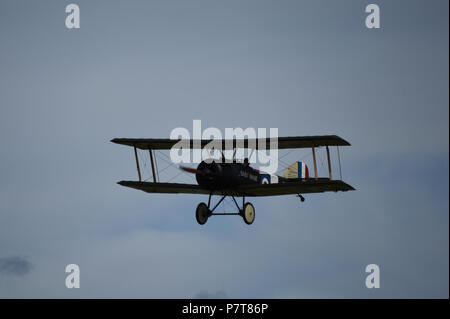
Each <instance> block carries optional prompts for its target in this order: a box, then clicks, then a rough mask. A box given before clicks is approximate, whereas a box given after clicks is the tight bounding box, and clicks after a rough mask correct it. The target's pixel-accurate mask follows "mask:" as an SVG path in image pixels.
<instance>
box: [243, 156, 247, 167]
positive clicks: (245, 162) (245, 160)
mask: <svg viewBox="0 0 450 319" xmlns="http://www.w3.org/2000/svg"><path fill="white" fill-rule="evenodd" d="M244 165H245V166H248V158H247V157H246V158H244Z"/></svg>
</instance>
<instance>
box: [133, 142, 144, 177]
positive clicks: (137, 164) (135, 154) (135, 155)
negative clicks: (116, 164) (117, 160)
mask: <svg viewBox="0 0 450 319" xmlns="http://www.w3.org/2000/svg"><path fill="white" fill-rule="evenodd" d="M134 157H136V168H137V171H138V177H139V181H140V182H141V181H142V178H141V169H140V168H139V160H138V155H137V151H136V146H135V147H134Z"/></svg>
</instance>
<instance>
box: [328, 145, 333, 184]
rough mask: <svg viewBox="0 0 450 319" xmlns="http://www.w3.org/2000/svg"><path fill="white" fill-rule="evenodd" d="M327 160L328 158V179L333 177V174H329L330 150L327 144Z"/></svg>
mask: <svg viewBox="0 0 450 319" xmlns="http://www.w3.org/2000/svg"><path fill="white" fill-rule="evenodd" d="M327 160H328V175H329V176H330V181H331V180H332V179H333V176H331V161H330V150H329V149H328V146H327Z"/></svg>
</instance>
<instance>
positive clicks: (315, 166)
mask: <svg viewBox="0 0 450 319" xmlns="http://www.w3.org/2000/svg"><path fill="white" fill-rule="evenodd" d="M312 154H313V162H314V178H315V179H316V181H317V180H318V179H319V176H317V162H316V150H315V148H314V146H313V148H312Z"/></svg>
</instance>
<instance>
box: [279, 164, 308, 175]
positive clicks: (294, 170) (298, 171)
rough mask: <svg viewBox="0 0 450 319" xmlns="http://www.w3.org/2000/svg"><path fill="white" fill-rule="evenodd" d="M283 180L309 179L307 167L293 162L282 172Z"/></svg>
mask: <svg viewBox="0 0 450 319" xmlns="http://www.w3.org/2000/svg"><path fill="white" fill-rule="evenodd" d="M284 177H285V178H293V179H307V178H309V171H308V166H306V164H305V163H303V162H295V163H292V164H291V165H289V167H288V168H286V170H285V171H284Z"/></svg>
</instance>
